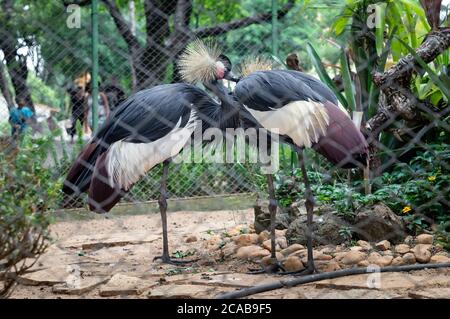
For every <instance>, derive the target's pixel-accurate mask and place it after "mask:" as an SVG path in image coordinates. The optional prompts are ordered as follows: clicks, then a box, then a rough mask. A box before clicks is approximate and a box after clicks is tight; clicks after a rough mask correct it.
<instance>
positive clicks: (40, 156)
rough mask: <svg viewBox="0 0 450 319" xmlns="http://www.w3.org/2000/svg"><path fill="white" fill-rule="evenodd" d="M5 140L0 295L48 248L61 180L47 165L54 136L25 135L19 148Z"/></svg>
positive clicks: (0, 167)
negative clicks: (50, 214)
mask: <svg viewBox="0 0 450 319" xmlns="http://www.w3.org/2000/svg"><path fill="white" fill-rule="evenodd" d="M8 141H9V140H8V139H6V138H3V139H2V144H1V147H2V148H1V152H0V271H2V274H3V276H2V277H3V278H2V279H3V285H0V297H7V296H8V295H9V294H10V293H11V292H12V289H13V287H14V285H15V282H16V278H17V277H18V276H20V275H21V274H23V273H25V272H26V271H27V269H29V268H30V267H32V266H33V264H34V263H35V262H36V260H37V258H38V257H39V256H40V255H41V254H42V253H43V252H44V251H45V249H46V248H47V243H48V240H49V239H50V237H49V231H48V225H49V222H50V220H49V217H48V214H46V213H47V212H48V211H49V210H51V209H53V208H55V207H56V205H57V201H58V198H59V192H60V189H61V182H60V181H59V180H58V179H57V178H56V176H55V175H54V174H53V173H52V171H51V170H49V169H47V168H45V167H44V165H45V163H46V162H47V160H48V154H50V153H49V151H50V149H51V148H52V147H53V143H54V141H53V136H48V137H44V138H39V139H35V140H32V139H31V138H29V137H26V136H25V137H24V138H23V139H22V140H21V141H19V142H18V146H17V147H16V146H15V145H14V144H12V142H10V141H9V142H8Z"/></svg>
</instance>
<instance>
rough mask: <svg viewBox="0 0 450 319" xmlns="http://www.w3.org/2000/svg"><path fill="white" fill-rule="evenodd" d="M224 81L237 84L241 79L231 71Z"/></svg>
mask: <svg viewBox="0 0 450 319" xmlns="http://www.w3.org/2000/svg"><path fill="white" fill-rule="evenodd" d="M224 79H225V80H228V81H232V82H236V83H237V82H239V80H240V78H239V77H237V76H236V75H234V73H233V72H231V71H230V72H228V73H227V74H226V75H225V77H224Z"/></svg>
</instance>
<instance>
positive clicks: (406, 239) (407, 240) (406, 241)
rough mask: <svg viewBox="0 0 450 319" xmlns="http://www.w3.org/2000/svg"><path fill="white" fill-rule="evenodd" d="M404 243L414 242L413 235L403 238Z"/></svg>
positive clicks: (410, 243)
mask: <svg viewBox="0 0 450 319" xmlns="http://www.w3.org/2000/svg"><path fill="white" fill-rule="evenodd" d="M403 242H404V243H405V244H406V245H409V246H411V245H413V244H414V237H413V236H406V238H405V240H404V241H403Z"/></svg>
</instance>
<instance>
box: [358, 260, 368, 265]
mask: <svg viewBox="0 0 450 319" xmlns="http://www.w3.org/2000/svg"><path fill="white" fill-rule="evenodd" d="M358 266H359V267H367V266H369V262H368V261H367V260H361V261H360V262H359V263H358Z"/></svg>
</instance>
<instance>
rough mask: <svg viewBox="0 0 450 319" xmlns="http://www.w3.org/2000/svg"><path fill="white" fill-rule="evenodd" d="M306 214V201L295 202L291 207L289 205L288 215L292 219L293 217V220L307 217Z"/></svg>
mask: <svg viewBox="0 0 450 319" xmlns="http://www.w3.org/2000/svg"><path fill="white" fill-rule="evenodd" d="M306 213H307V212H306V206H305V200H304V199H302V200H300V201H298V202H293V203H292V204H291V205H289V208H288V214H289V216H290V217H292V220H294V219H296V218H298V217H300V216H301V215H306Z"/></svg>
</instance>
